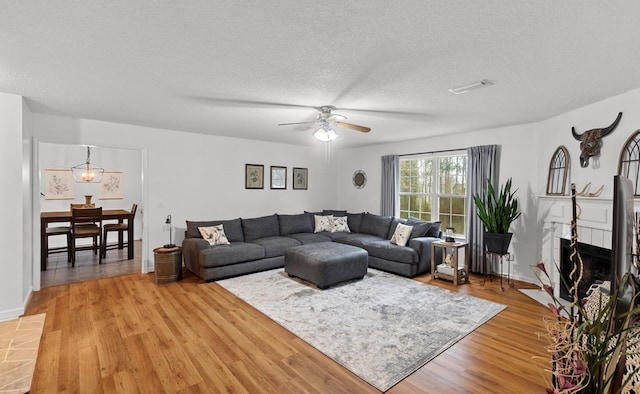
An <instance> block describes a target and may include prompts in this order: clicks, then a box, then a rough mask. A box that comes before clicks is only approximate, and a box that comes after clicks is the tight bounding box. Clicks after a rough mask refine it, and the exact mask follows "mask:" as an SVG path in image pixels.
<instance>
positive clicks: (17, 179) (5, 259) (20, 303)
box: [0, 93, 31, 321]
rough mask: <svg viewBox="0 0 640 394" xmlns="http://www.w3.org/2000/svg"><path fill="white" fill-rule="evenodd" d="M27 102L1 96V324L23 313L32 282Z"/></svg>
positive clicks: (18, 98) (17, 98) (2, 94)
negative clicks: (27, 241)
mask: <svg viewBox="0 0 640 394" xmlns="http://www.w3.org/2000/svg"><path fill="white" fill-rule="evenodd" d="M23 105H24V104H23V101H22V97H20V96H15V95H11V94H4V93H0V179H2V183H3V187H2V192H1V193H0V216H1V217H2V221H3V226H2V227H1V229H0V250H2V258H1V259H0V321H1V320H5V319H9V318H12V317H14V316H17V315H20V314H21V313H22V312H23V308H24V303H25V301H26V297H27V294H28V292H29V288H28V286H27V284H28V283H29V282H30V280H31V278H25V273H27V274H28V272H29V269H26V268H25V267H24V265H25V263H27V264H28V263H29V262H26V261H25V256H24V247H23V246H24V230H23V229H24V226H27V228H28V227H29V226H30V225H29V223H28V219H27V220H25V219H26V218H24V217H23V215H24V210H23V207H24V196H23V155H24V147H23Z"/></svg>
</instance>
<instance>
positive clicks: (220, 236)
mask: <svg viewBox="0 0 640 394" xmlns="http://www.w3.org/2000/svg"><path fill="white" fill-rule="evenodd" d="M198 231H200V234H202V238H204V239H206V240H207V241H209V245H212V246H213V245H229V240H228V239H227V236H226V235H225V234H224V226H223V225H222V224H219V225H217V226H211V227H198Z"/></svg>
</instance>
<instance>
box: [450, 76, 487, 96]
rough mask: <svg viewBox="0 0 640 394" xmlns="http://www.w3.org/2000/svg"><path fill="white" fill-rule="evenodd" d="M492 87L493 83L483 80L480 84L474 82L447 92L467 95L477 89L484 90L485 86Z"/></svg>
mask: <svg viewBox="0 0 640 394" xmlns="http://www.w3.org/2000/svg"><path fill="white" fill-rule="evenodd" d="M491 85H493V82H491V81H487V80H486V79H483V80H482V81H480V82H475V83H472V84H469V85H465V86H460V87H457V88H451V89H449V91H450V92H451V93H453V94H464V93H469V92H471V91H472V90H478V89H482V88H485V87H487V86H491Z"/></svg>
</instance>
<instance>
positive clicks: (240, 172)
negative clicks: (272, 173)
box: [34, 114, 337, 270]
mask: <svg viewBox="0 0 640 394" xmlns="http://www.w3.org/2000/svg"><path fill="white" fill-rule="evenodd" d="M34 134H35V137H36V138H37V139H38V140H39V141H40V142H47V143H60V144H67V145H74V144H75V145H79V144H89V145H96V146H99V147H103V148H130V149H140V150H143V152H144V155H143V159H142V166H143V168H145V170H144V171H145V172H144V174H143V178H144V180H145V185H146V186H145V187H146V189H144V190H143V193H144V195H145V197H144V201H143V205H144V207H145V209H144V217H143V222H144V226H145V228H146V230H148V237H149V242H147V243H146V244H145V245H144V246H143V247H144V249H145V251H146V252H147V254H146V260H145V261H144V264H145V265H146V266H148V269H149V270H152V263H153V262H152V260H153V253H152V252H151V251H152V250H153V248H155V247H158V246H161V245H163V244H166V243H167V242H168V234H167V233H165V232H163V227H164V226H163V224H164V221H165V218H166V216H167V215H168V214H171V215H172V219H173V223H174V226H177V227H178V228H177V229H176V231H175V235H176V236H175V237H174V241H176V243H180V242H181V237H182V235H183V233H184V231H183V229H184V227H185V224H184V223H185V220H209V219H232V218H235V217H239V216H243V217H255V216H261V215H269V214H273V213H276V212H278V213H298V212H302V211H303V210H319V209H323V208H327V206H328V205H333V202H334V201H336V198H337V194H336V191H335V189H336V184H335V181H334V178H333V174H334V172H335V166H334V165H333V164H328V163H326V162H325V160H324V150H323V149H322V147H321V146H319V145H316V146H311V147H302V146H294V145H287V144H276V143H266V142H261V141H252V140H243V139H237V138H229V137H217V136H210V135H202V134H194V133H186V132H178V131H172V130H163V129H155V128H147V127H140V126H135V125H125V124H117V123H109V122H99V121H92V120H83V119H73V118H65V117H58V116H50V115H43V114H34ZM92 157H93V153H92ZM83 160H84V156H82V155H81V157H80V162H82V161H83ZM96 160H97V157H96ZM247 163H250V164H263V165H264V166H265V167H264V168H265V189H263V190H246V189H245V188H244V181H245V179H244V166H245V164H247ZM76 164H77V163H76ZM99 164H100V165H102V166H103V167H105V166H107V164H104V163H99ZM108 165H109V166H112V165H114V164H108ZM271 165H277V166H286V167H287V181H288V185H287V190H270V189H269V166H271ZM114 166H115V165H114ZM292 167H305V168H308V169H309V189H308V190H292V189H291V177H292V174H291V173H292ZM143 237H144V231H143ZM143 258H144V256H143Z"/></svg>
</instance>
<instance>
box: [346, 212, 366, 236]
mask: <svg viewBox="0 0 640 394" xmlns="http://www.w3.org/2000/svg"><path fill="white" fill-rule="evenodd" d="M363 217H364V212H360V213H348V214H347V224H348V225H349V229H350V230H351V231H353V232H354V233H359V232H360V224H362V218H363Z"/></svg>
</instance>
